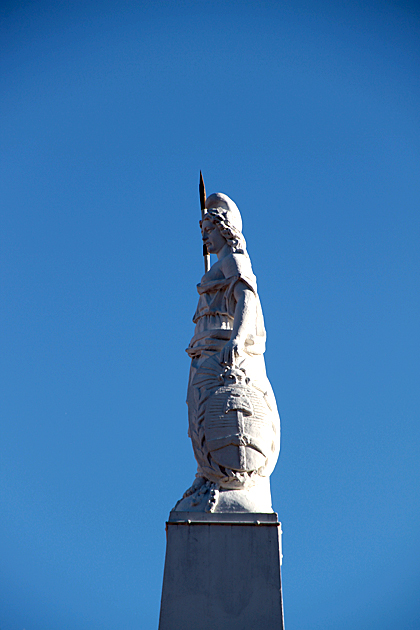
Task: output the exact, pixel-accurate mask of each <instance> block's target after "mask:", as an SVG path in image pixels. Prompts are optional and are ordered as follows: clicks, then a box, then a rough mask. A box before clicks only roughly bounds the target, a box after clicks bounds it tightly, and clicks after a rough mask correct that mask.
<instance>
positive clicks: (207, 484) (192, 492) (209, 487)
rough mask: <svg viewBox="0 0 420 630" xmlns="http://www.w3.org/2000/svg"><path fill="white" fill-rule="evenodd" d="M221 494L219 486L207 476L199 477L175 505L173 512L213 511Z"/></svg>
mask: <svg viewBox="0 0 420 630" xmlns="http://www.w3.org/2000/svg"><path fill="white" fill-rule="evenodd" d="M218 495H219V486H218V484H216V483H214V482H213V481H209V480H208V479H206V478H205V477H197V478H196V479H195V481H194V483H193V484H192V486H191V488H188V490H186V491H185V492H184V494H183V496H182V499H180V500H179V501H178V503H177V504H176V505H175V507H174V509H173V510H172V511H173V512H177V511H180V512H213V511H214V509H215V507H216V504H217V499H218Z"/></svg>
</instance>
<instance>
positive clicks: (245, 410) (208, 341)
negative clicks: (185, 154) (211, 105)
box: [174, 184, 280, 512]
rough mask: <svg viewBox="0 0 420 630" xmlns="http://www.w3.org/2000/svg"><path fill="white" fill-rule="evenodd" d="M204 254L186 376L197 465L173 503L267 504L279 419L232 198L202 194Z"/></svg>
mask: <svg viewBox="0 0 420 630" xmlns="http://www.w3.org/2000/svg"><path fill="white" fill-rule="evenodd" d="M203 189H204V184H202V191H201V197H202V205H203V213H202V220H201V221H200V227H201V233H202V238H203V243H204V253H205V258H206V260H207V261H208V260H209V256H208V254H215V255H216V256H217V260H216V261H215V262H214V264H213V265H212V266H211V267H210V268H209V264H208V262H207V264H206V269H208V270H207V271H206V273H205V274H204V276H203V277H202V279H201V282H200V284H199V285H198V286H197V290H198V294H199V299H198V306H197V310H196V312H195V314H194V317H193V322H194V324H195V331H194V336H193V338H192V339H191V341H190V344H189V346H188V348H187V353H188V354H189V356H190V357H191V370H190V377H189V382H188V395H187V403H188V417H189V435H190V437H191V440H192V445H193V450H194V455H195V458H196V460H197V464H198V469H197V475H196V479H195V481H194V483H193V485H192V486H191V488H189V489H188V490H187V491H186V492H185V494H184V496H183V498H182V499H181V500H180V501H178V503H177V505H176V506H175V508H174V510H176V511H186V512H191V511H205V512H272V507H271V493H270V482H269V477H270V474H271V473H272V471H273V469H274V466H275V464H276V461H277V458H278V454H279V448H280V419H279V414H278V411H277V405H276V401H275V398H274V394H273V391H272V388H271V385H270V383H269V381H268V378H267V375H266V370H265V362H264V351H265V340H266V333H265V328H264V319H263V314H262V310H261V305H260V300H259V297H258V291H257V282H256V278H255V276H254V274H253V271H252V266H251V260H250V258H249V256H248V253H247V250H246V243H245V239H244V236H243V234H242V219H241V215H240V213H239V210H238V208H237V206H236V204H235V203H234V202H233V201H232V200H231V199H230V198H229V197H228V196H227V195H224V194H222V193H215V194H212V195H210V196H209V197H208V198H207V199H205V191H204V194H203Z"/></svg>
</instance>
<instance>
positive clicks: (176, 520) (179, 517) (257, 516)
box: [168, 511, 280, 526]
mask: <svg viewBox="0 0 420 630" xmlns="http://www.w3.org/2000/svg"><path fill="white" fill-rule="evenodd" d="M170 523H173V524H187V525H190V524H197V523H199V524H202V525H208V524H211V523H215V524H232V525H240V524H246V525H276V526H277V525H280V523H279V522H278V515H277V513H276V512H272V513H271V514H267V513H263V512H252V513H251V512H230V513H221V512H218V513H208V512H177V511H172V512H171V513H170V514H169V519H168V524H170Z"/></svg>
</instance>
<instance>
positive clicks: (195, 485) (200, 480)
mask: <svg viewBox="0 0 420 630" xmlns="http://www.w3.org/2000/svg"><path fill="white" fill-rule="evenodd" d="M206 481H207V479H205V477H196V478H195V479H194V483H193V485H192V486H191V487H190V488H188V490H185V492H184V494H183V495H182V498H183V499H185V498H186V497H189V496H191V495H192V494H194V493H195V492H197V491H198V490H200V488H201V487H202V486H203V485H204V484H205V483H206Z"/></svg>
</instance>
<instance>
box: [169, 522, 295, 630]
mask: <svg viewBox="0 0 420 630" xmlns="http://www.w3.org/2000/svg"><path fill="white" fill-rule="evenodd" d="M280 564H281V528H280V523H278V521H277V514H275V513H272V514H262V513H236V514H232V513H231V514H206V513H198V512H171V514H170V517H169V521H168V523H167V548H166V560H165V572H164V578H163V589H162V603H161V611H160V622H159V630H251V629H252V630H260V629H261V630H283V628H284V626H283V606H282V596H281V577H280Z"/></svg>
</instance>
